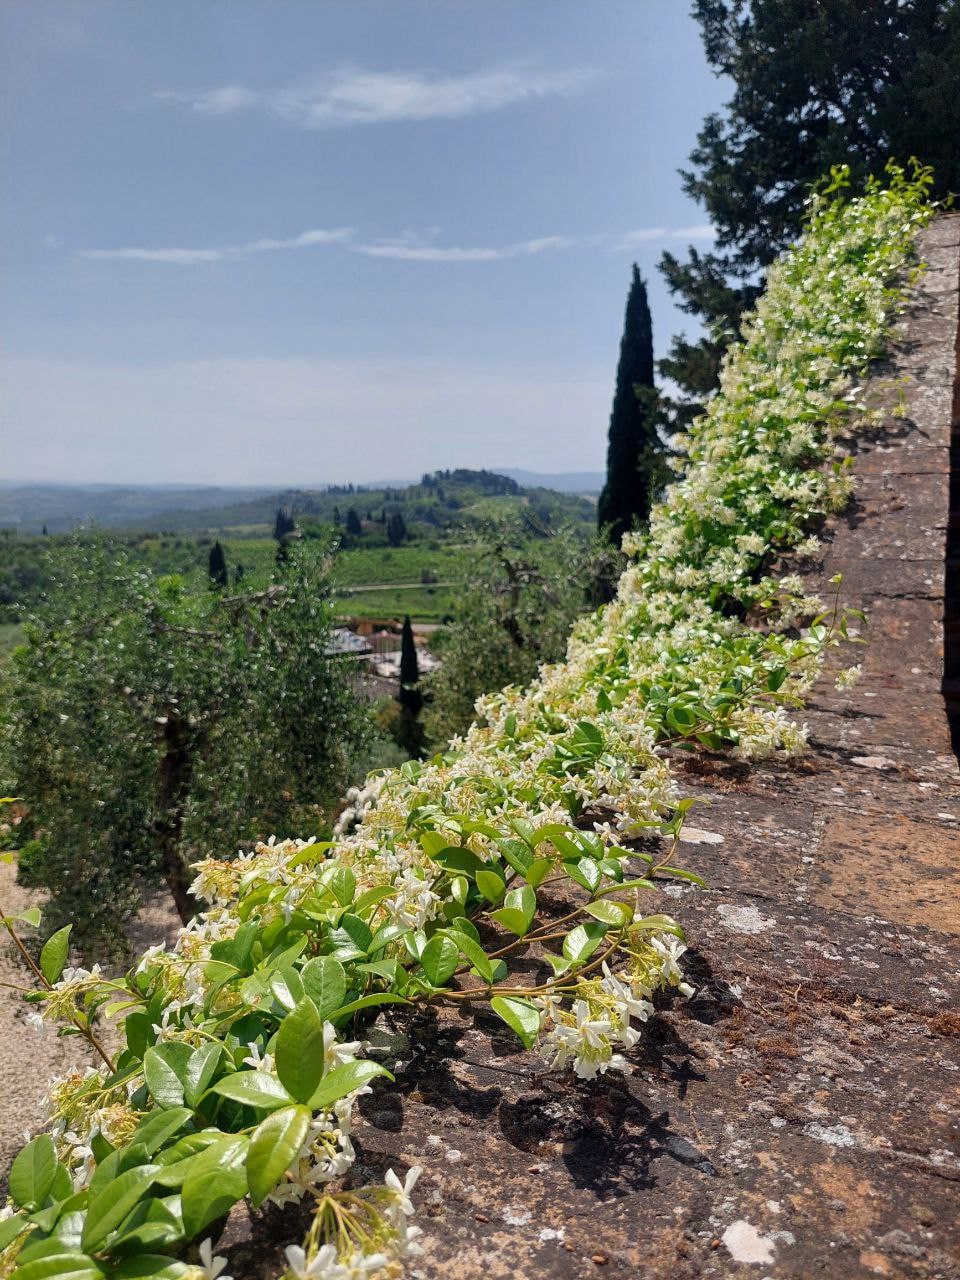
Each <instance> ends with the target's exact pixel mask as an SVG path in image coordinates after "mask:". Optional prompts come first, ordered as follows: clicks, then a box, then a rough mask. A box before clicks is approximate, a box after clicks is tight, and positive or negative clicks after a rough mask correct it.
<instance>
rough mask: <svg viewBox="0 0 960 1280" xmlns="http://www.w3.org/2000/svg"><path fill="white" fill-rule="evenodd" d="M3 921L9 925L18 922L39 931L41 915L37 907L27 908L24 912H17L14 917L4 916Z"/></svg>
mask: <svg viewBox="0 0 960 1280" xmlns="http://www.w3.org/2000/svg"><path fill="white" fill-rule="evenodd" d="M4 919H5V920H7V921H9V922H10V923H11V924H13V923H14V922H16V921H19V922H20V923H21V924H28V925H30V927H31V928H33V929H39V928H40V922H41V920H42V919H43V915H42V914H41V911H40V908H39V907H27V909H26V911H18V912H17V914H16V915H15V916H4Z"/></svg>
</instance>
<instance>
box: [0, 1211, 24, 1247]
mask: <svg viewBox="0 0 960 1280" xmlns="http://www.w3.org/2000/svg"><path fill="white" fill-rule="evenodd" d="M26 1226H27V1220H26V1218H24V1217H22V1216H21V1215H20V1214H19V1213H15V1214H14V1215H13V1217H12V1218H4V1219H3V1221H0V1253H2V1252H3V1250H4V1249H5V1248H6V1247H7V1245H8V1244H10V1243H11V1242H12V1241H14V1240H16V1238H17V1236H18V1235H19V1234H20V1232H21V1231H23V1230H24V1229H25V1228H26Z"/></svg>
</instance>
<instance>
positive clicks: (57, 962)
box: [40, 924, 73, 985]
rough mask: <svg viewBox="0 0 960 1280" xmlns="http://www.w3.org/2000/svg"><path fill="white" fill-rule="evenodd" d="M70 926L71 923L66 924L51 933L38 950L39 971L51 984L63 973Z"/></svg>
mask: <svg viewBox="0 0 960 1280" xmlns="http://www.w3.org/2000/svg"><path fill="white" fill-rule="evenodd" d="M72 928H73V925H72V924H67V925H64V927H63V928H62V929H58V930H57V932H56V933H53V934H51V935H50V937H49V938H48V939H47V940H46V942H45V943H44V944H43V950H42V951H41V952H40V972H41V973H42V974H43V976H44V977H45V978H46V980H47V981H48V982H49V983H50V984H51V985H52V984H53V983H54V982H56V981H57V980H58V978H59V977H60V975H61V973H63V966H64V965H65V964H66V963H67V955H68V953H69V951H70V930H71V929H72Z"/></svg>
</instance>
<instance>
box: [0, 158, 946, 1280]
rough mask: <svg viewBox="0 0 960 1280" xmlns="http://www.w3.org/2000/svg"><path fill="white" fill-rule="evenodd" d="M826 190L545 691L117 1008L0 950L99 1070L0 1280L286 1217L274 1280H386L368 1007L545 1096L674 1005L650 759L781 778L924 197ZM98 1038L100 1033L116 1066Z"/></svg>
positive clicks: (341, 834) (900, 191)
mask: <svg viewBox="0 0 960 1280" xmlns="http://www.w3.org/2000/svg"><path fill="white" fill-rule="evenodd" d="M844 181H845V176H844V174H843V172H842V171H835V172H834V174H833V175H832V181H831V182H830V183H829V185H828V186H827V187H825V189H824V190H823V191H822V192H821V193H820V194H818V195H817V196H815V197H814V199H813V200H812V203H811V208H810V213H809V219H808V225H807V230H806V233H805V234H804V236H803V237H802V239H801V240H800V241H799V242H798V243H797V244H796V245H795V246H794V247H793V248H792V249H791V250H790V252H788V253H787V254H786V255H785V256H784V257H783V258H782V259H781V261H780V262H778V263H777V264H775V265H774V266H773V267H772V268H771V270H770V272H769V276H768V279H767V287H766V292H765V294H764V295H763V297H762V298H761V300H760V302H759V303H758V305H757V308H756V311H755V312H754V314H753V315H752V317H751V318H750V319H749V320H748V322H747V323H746V325H745V328H744V334H745V338H744V341H743V343H742V344H741V345H739V346H737V347H734V348H731V349H730V350H729V352H728V353H727V356H726V358H725V363H724V368H723V374H722V380H721V390H720V392H719V393H718V394H717V396H716V397H715V398H714V399H713V400H712V401H711V402H710V404H709V406H708V408H707V410H706V412H705V414H704V415H703V416H702V417H701V418H700V419H699V420H698V421H697V422H696V423H695V424H694V425H693V427H692V428H691V429H690V432H689V434H688V436H687V437H686V439H685V441H684V444H683V459H682V463H681V465H680V468H679V475H678V479H677V480H676V482H675V483H674V484H672V485H671V486H670V487H669V488H668V490H667V492H666V494H665V496H664V498H663V500H662V501H661V502H660V503H659V504H657V505H656V506H655V508H654V510H653V511H652V513H651V518H650V524H649V528H648V529H647V530H646V531H645V532H643V533H642V534H637V535H628V536H627V537H626V538H625V549H626V550H627V552H628V554H629V555H630V556H631V558H632V560H631V564H630V567H629V568H628V569H627V570H626V572H625V573H624V574H623V576H622V578H621V580H620V583H619V588H618V592H617V596H616V599H615V600H614V601H613V602H612V603H611V604H609V605H607V606H606V607H605V608H604V609H602V610H600V611H598V612H597V613H596V614H594V615H592V616H591V617H589V618H587V619H585V620H584V621H582V622H581V623H580V624H579V625H578V626H577V627H576V628H575V630H574V633H573V635H572V636H571V639H570V643H569V648H568V652H567V656H566V659H565V661H563V662H561V663H557V664H555V665H552V666H546V667H544V668H543V669H542V670H541V671H540V674H539V676H538V678H537V679H536V680H535V681H534V682H533V684H531V685H530V687H529V688H526V689H520V688H514V687H510V688H507V689H504V690H501V691H499V692H497V693H494V694H492V695H490V696H487V697H484V698H481V699H480V700H479V701H478V703H477V719H476V721H475V723H474V724H473V726H472V727H471V728H470V730H469V731H468V732H467V733H466V734H465V735H464V736H463V737H462V738H458V739H455V740H454V741H453V742H451V743H450V745H449V747H448V749H447V750H446V751H445V752H442V753H441V754H439V755H438V756H436V757H435V758H434V759H433V760H431V761H429V762H426V763H422V764H421V763H409V764H406V765H404V766H403V767H402V768H401V769H398V770H395V771H391V772H388V773H385V774H380V775H378V776H377V777H375V778H371V779H370V780H369V782H368V784H367V785H366V786H365V787H363V788H357V789H354V790H352V791H351V793H350V794H349V795H348V797H347V801H348V804H347V808H346V809H345V810H344V811H343V813H342V814H341V817H340V820H339V822H338V824H337V826H336V828H335V831H334V835H333V839H332V840H330V841H309V842H304V841H296V840H285V841H275V840H270V841H268V842H266V843H263V844H259V845H257V847H256V848H255V849H253V850H249V851H242V852H240V853H238V854H237V855H236V856H234V857H232V858H225V859H219V858H214V857H210V858H207V859H204V860H203V861H202V862H200V863H198V864H197V865H196V867H195V873H196V879H195V880H194V883H193V886H192V892H193V894H194V896H195V897H196V899H197V901H198V905H200V904H202V906H203V909H202V910H201V911H200V913H199V914H198V915H197V916H196V918H195V919H194V920H193V921H192V922H191V923H190V924H189V925H187V926H186V927H185V928H183V929H182V930H181V931H180V933H179V936H178V937H177V940H176V942H175V943H174V944H173V945H172V946H171V947H164V946H158V947H151V948H150V949H149V950H148V951H147V952H146V953H145V954H144V955H143V956H142V957H141V958H140V959H139V961H138V962H137V963H136V964H135V965H134V966H133V967H132V968H131V969H130V971H129V972H128V973H127V974H126V975H124V976H123V977H122V978H110V977H108V976H107V975H105V974H103V973H101V972H100V971H99V970H98V969H97V968H96V967H94V968H92V969H90V970H81V969H74V968H68V967H67V962H68V959H69V935H70V930H69V927H67V928H66V929H62V930H60V931H59V932H58V933H55V934H54V935H53V936H52V937H50V938H49V939H47V941H46V943H45V944H44V946H43V949H42V951H41V953H40V957H39V961H34V960H33V958H32V957H31V954H30V952H29V950H28V949H27V948H26V947H25V946H24V945H23V944H22V942H21V941H20V939H19V935H18V933H17V929H18V928H19V926H20V925H27V926H31V927H36V926H38V925H39V923H40V920H39V915H38V914H37V913H36V912H35V911H33V912H31V913H25V914H24V915H23V916H21V917H4V924H5V925H6V927H7V929H8V931H9V932H10V933H11V934H12V935H13V937H14V939H15V940H16V941H17V944H18V945H19V946H20V947H21V950H22V953H23V955H24V959H25V962H27V963H28V964H29V965H30V966H31V967H32V970H33V974H34V977H35V979H36V988H35V989H34V990H31V991H29V992H28V993H27V994H26V996H25V998H26V1000H27V1001H28V1003H29V1005H30V1011H31V1021H32V1022H34V1023H35V1024H36V1023H40V1024H51V1025H58V1026H59V1027H60V1029H61V1031H62V1032H65V1033H67V1034H75V1035H81V1036H84V1037H86V1039H87V1040H88V1041H89V1042H90V1045H91V1048H92V1050H93V1051H94V1052H95V1053H96V1054H97V1056H98V1059H99V1066H97V1067H91V1068H89V1069H88V1070H87V1071H86V1072H82V1073H75V1074H73V1075H71V1076H68V1077H66V1078H65V1079H63V1080H59V1081H55V1082H53V1083H52V1084H51V1085H50V1087H49V1090H48V1098H49V1112H50V1120H49V1124H48V1126H47V1128H46V1130H45V1132H43V1133H41V1134H39V1135H38V1136H37V1137H35V1138H33V1139H32V1140H31V1141H30V1142H28V1143H27V1145H26V1146H25V1147H24V1148H23V1150H22V1151H21V1152H20V1153H19V1155H18V1156H17V1157H16V1159H15V1160H14V1162H13V1165H12V1168H11V1170H10V1177H9V1194H10V1199H9V1203H8V1204H7V1205H6V1206H5V1208H4V1209H2V1210H0V1277H15V1278H16V1280H41V1277H45V1276H53V1275H62V1276H65V1277H66V1276H70V1277H73V1278H74V1280H126V1278H127V1277H135V1276H136V1277H147V1276H151V1277H158V1278H170V1280H191V1278H192V1280H199V1277H208V1278H214V1277H215V1278H216V1280H229V1278H228V1276H227V1274H226V1268H227V1267H228V1265H229V1264H228V1262H227V1259H226V1257H225V1256H223V1255H221V1254H217V1253H216V1252H215V1249H216V1247H217V1246H216V1241H217V1239H218V1237H219V1233H220V1228H221V1224H222V1223H223V1221H224V1220H225V1218H226V1215H227V1214H228V1213H229V1212H230V1210H231V1209H232V1208H233V1206H234V1205H235V1204H237V1203H238V1202H239V1201H242V1200H244V1199H246V1200H248V1201H249V1203H250V1205H251V1206H252V1207H253V1209H254V1210H256V1209H258V1208H259V1207H260V1206H261V1205H264V1204H267V1203H269V1204H272V1205H280V1206H283V1205H286V1204H289V1203H297V1204H299V1205H300V1206H301V1211H302V1207H303V1206H304V1205H308V1206H309V1208H310V1227H309V1229H308V1231H307V1234H306V1236H305V1237H304V1238H303V1239H302V1240H300V1241H292V1242H291V1243H290V1244H289V1245H288V1246H287V1247H286V1250H285V1262H286V1270H285V1272H284V1276H285V1277H286V1280H306V1278H308V1277H309V1278H310V1280H317V1278H318V1277H319V1278H322V1280H353V1278H361V1277H363V1278H366V1280H375V1278H377V1280H379V1278H381V1277H382V1278H386V1277H388V1276H396V1275H399V1274H400V1273H401V1272H402V1269H403V1264H404V1259H405V1258H407V1257H409V1256H410V1255H414V1254H416V1252H417V1250H418V1248H419V1245H418V1241H417V1236H418V1234H419V1232H418V1229H417V1228H416V1227H415V1226H414V1225H413V1224H412V1223H411V1221H410V1219H411V1217H412V1215H413V1212H414V1200H413V1196H414V1190H415V1185H416V1181H417V1177H418V1176H419V1173H420V1170H419V1169H418V1168H412V1169H409V1170H405V1171H404V1172H403V1174H402V1175H401V1174H399V1173H395V1172H394V1171H393V1170H391V1171H390V1172H389V1173H387V1175H386V1179H385V1181H384V1182H383V1183H379V1184H369V1185H364V1184H362V1182H360V1181H359V1180H358V1179H357V1178H356V1177H355V1174H356V1170H355V1169H354V1156H355V1153H354V1147H353V1141H352V1124H353V1115H354V1108H355V1105H356V1102H357V1099H358V1098H359V1097H360V1096H362V1095H363V1094H364V1093H366V1092H369V1091H370V1090H371V1088H374V1087H375V1088H389V1083H390V1081H391V1080H392V1078H393V1077H392V1076H391V1075H390V1072H389V1071H387V1069H386V1068H385V1067H384V1066H382V1065H380V1064H379V1063H378V1062H375V1061H373V1060H371V1059H370V1058H369V1057H366V1056H364V1055H365V1053H366V1049H367V1045H366V1042H365V1040H364V1030H363V1029H364V1027H365V1026H366V1025H367V1024H368V1023H369V1021H370V1020H371V1019H373V1018H375V1017H376V1016H377V1015H378V1013H379V1012H380V1011H381V1010H382V1009H383V1007H384V1006H395V1008H396V1011H397V1012H402V1010H404V1009H407V1010H410V1009H416V1008H417V1007H418V1006H424V1005H431V1006H435V1007H440V1008H442V1007H444V1006H449V1007H452V1008H455V1007H458V1006H463V1005H466V1006H471V1005H487V1006H489V1007H490V1008H491V1009H492V1010H493V1011H494V1012H495V1013H496V1014H497V1015H498V1016H499V1017H500V1018H501V1019H502V1020H503V1021H504V1023H505V1024H506V1025H507V1026H508V1027H509V1028H510V1029H511V1031H512V1032H513V1033H514V1034H515V1035H516V1036H517V1038H518V1040H519V1042H520V1043H521V1044H522V1045H523V1046H525V1047H526V1048H527V1049H529V1050H531V1051H533V1052H536V1053H538V1054H539V1055H540V1057H541V1059H542V1061H543V1064H544V1069H546V1070H558V1071H567V1072H570V1073H571V1074H572V1075H573V1076H574V1077H576V1078H581V1079H593V1078H595V1077H596V1076H599V1075H602V1074H604V1073H606V1072H609V1071H621V1072H626V1071H630V1070H631V1060H630V1054H631V1051H632V1050H633V1049H634V1048H635V1046H636V1045H637V1043H638V1041H639V1039H640V1037H641V1036H642V1034H643V1028H644V1026H645V1024H646V1023H647V1022H648V1021H649V1019H651V1018H652V1017H654V1016H655V1013H656V1005H657V1002H658V1001H662V1000H664V999H666V998H669V997H670V996H671V995H672V994H673V993H677V994H679V995H680V996H690V995H692V994H693V988H692V987H691V985H690V984H689V983H688V982H687V980H686V979H685V977H684V973H683V967H682V966H683V957H684V953H685V950H686V946H685V943H684V940H683V934H682V930H681V929H680V927H679V925H678V924H677V923H676V922H675V921H674V920H673V919H672V918H671V917H670V916H669V915H666V914H664V913H662V912H659V911H658V910H657V909H656V902H657V898H656V894H657V889H658V885H659V884H660V882H662V881H663V880H669V879H681V880H686V881H688V882H693V883H696V884H699V883H701V882H700V881H699V879H698V877H697V876H695V875H694V874H692V873H691V872H689V871H685V870H684V869H682V868H680V867H677V866H676V865H675V861H674V859H675V852H676V848H677V841H678V837H679V832H680V829H681V826H682V823H683V820H684V816H685V813H686V811H687V809H688V807H689V802H688V801H687V800H684V799H681V798H680V796H679V793H678V789H677V787H676V784H675V782H674V779H673V777H672V774H671V771H670V758H671V753H672V751H675V750H680V749H687V750H690V749H692V750H695V749H697V748H698V747H702V748H706V749H709V750H712V751H724V752H731V753H733V754H736V755H738V756H740V757H743V758H746V759H758V758H761V757H763V756H768V755H771V754H774V753H779V754H782V755H787V756H789V755H793V754H796V753H798V752H800V751H802V749H803V746H804V742H805V734H804V730H803V728H802V727H801V726H799V725H798V724H797V723H796V722H795V720H794V719H793V718H792V715H791V714H790V713H791V712H792V711H794V710H795V709H797V708H799V707H801V706H802V705H803V701H804V698H805V695H806V694H807V693H808V691H809V689H810V688H811V686H812V684H813V682H814V681H815V679H816V678H817V676H818V675H819V673H820V671H821V669H822V665H823V661H824V655H825V653H826V651H827V650H828V648H830V647H831V646H832V645H835V644H838V643H840V642H841V641H842V640H844V639H846V638H850V636H851V630H850V628H849V627H848V625H847V620H846V617H845V615H844V614H843V612H842V611H841V610H840V608H839V606H838V604H837V601H836V599H834V600H833V601H830V602H827V603H826V605H825V604H824V603H823V602H821V601H820V600H818V599H817V598H816V597H814V596H812V595H810V594H809V592H808V590H807V587H806V585H805V581H804V577H803V571H804V570H805V569H806V568H808V567H809V565H810V563H811V560H812V559H814V558H815V557H816V556H817V555H818V554H819V551H820V543H819V540H818V538H817V536H816V526H817V525H818V524H819V523H821V522H822V521H823V520H824V518H825V517H826V516H827V515H829V513H830V512H833V511H837V510H839V509H840V508H841V507H842V506H843V504H844V502H845V501H846V500H847V497H848V496H849V493H850V490H851V483H852V477H851V471H850V467H849V459H847V458H846V457H845V450H844V436H845V434H846V433H849V432H851V431H853V430H854V429H855V427H856V425H857V424H858V423H860V422H864V421H869V418H870V415H869V414H868V413H867V412H866V410H865V408H864V406H863V405H862V403H861V399H860V393H859V390H858V383H859V380H860V379H861V378H862V375H863V374H864V373H865V371H866V369H867V368H868V365H869V363H870V361H871V360H872V359H874V358H875V357H877V356H878V355H879V354H880V353H881V351H882V349H883V343H884V340H885V336H886V333H887V330H888V325H889V322H890V318H891V316H892V314H893V313H894V312H895V310H896V307H897V305H898V302H899V300H900V298H901V297H902V296H903V290H904V288H905V287H906V285H907V284H908V283H909V280H910V270H911V268H912V265H913V256H912V255H913V246H914V242H915V239H916V236H917V233H918V231H919V230H920V228H921V227H922V226H923V225H924V224H925V222H926V221H927V220H928V218H929V217H930V216H931V213H932V210H931V207H930V206H929V204H928V203H927V200H926V192H927V188H928V187H929V184H930V175H929V173H928V172H927V171H925V170H922V169H918V170H916V171H915V172H914V173H913V175H912V176H911V177H907V176H906V175H905V174H904V173H903V172H902V171H901V170H900V169H898V168H896V167H891V168H890V170H889V171H888V180H887V182H886V185H882V184H881V183H879V182H873V183H871V184H870V185H869V186H868V188H867V190H866V192H865V194H864V195H862V196H861V197H859V198H856V199H845V198H844V197H843V195H842V188H843V184H844ZM837 588H838V589H839V584H837ZM857 674H858V668H850V669H848V670H847V671H846V672H842V673H841V675H840V677H839V678H838V684H839V685H840V686H841V687H846V686H848V685H849V684H851V683H852V682H853V681H854V679H855V678H856V676H857ZM643 835H647V836H651V835H652V836H660V837H665V838H666V843H665V844H664V845H663V846H662V847H663V848H664V849H665V853H664V856H663V857H658V856H656V855H655V854H654V853H651V852H649V849H650V848H651V847H653V846H652V845H651V842H650V841H645V842H639V841H638V840H637V839H636V837H638V836H643ZM638 846H639V847H638ZM518 961H519V962H522V963H520V964H518ZM531 962H532V963H531ZM531 972H533V973H534V976H533V977H531V976H530V974H531ZM103 1018H117V1019H119V1020H121V1028H120V1030H121V1037H120V1039H121V1046H120V1048H119V1050H118V1051H117V1052H116V1054H115V1056H114V1055H113V1053H112V1052H111V1051H108V1049H107V1048H105V1047H104V1045H103V1043H101V1041H100V1040H99V1039H98V1036H97V1030H96V1028H97V1025H98V1019H103Z"/></svg>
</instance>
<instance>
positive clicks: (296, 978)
mask: <svg viewBox="0 0 960 1280" xmlns="http://www.w3.org/2000/svg"><path fill="white" fill-rule="evenodd" d="M270 990H271V991H272V992H273V994H274V996H275V997H276V998H277V1000H278V1001H279V1002H280V1004H282V1005H283V1007H284V1008H285V1009H295V1008H296V1006H297V1004H298V1003H299V1002H300V1001H301V1000H302V999H303V996H304V989H303V979H302V978H301V977H300V974H299V973H298V972H297V971H296V969H292V968H289V967H288V968H286V969H281V970H280V971H279V972H278V973H273V974H271V975H270Z"/></svg>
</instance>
